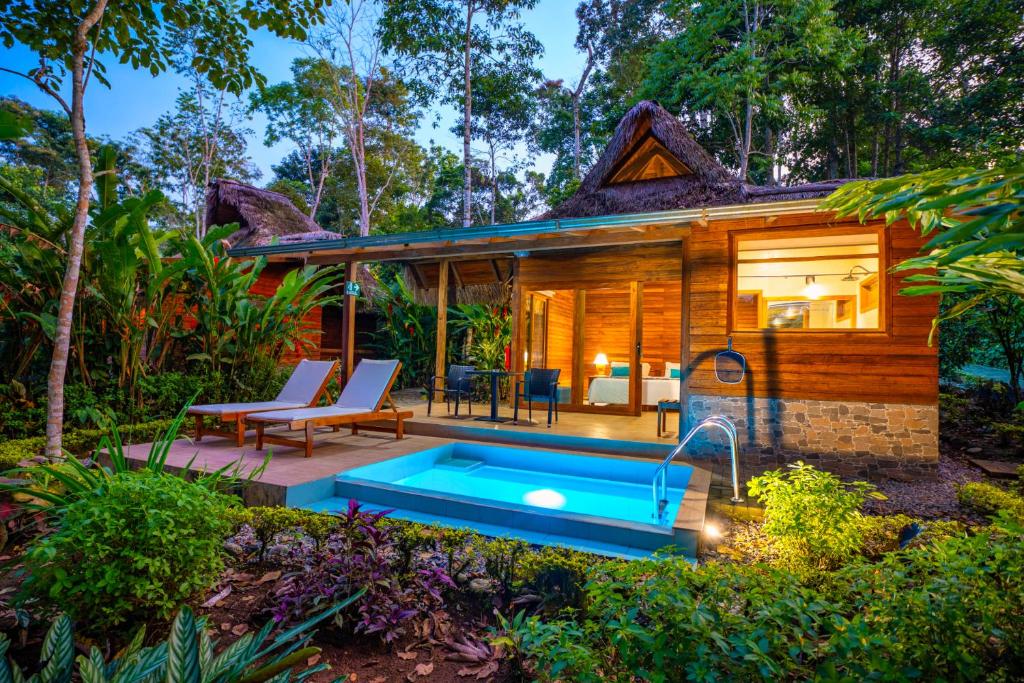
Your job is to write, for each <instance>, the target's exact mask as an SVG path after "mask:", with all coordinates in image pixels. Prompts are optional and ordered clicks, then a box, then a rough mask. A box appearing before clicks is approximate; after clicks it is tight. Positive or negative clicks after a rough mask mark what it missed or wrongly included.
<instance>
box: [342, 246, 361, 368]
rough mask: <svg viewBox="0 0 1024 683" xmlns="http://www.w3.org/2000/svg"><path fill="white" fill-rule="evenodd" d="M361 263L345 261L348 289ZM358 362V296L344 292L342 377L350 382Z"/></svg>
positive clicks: (345, 285)
mask: <svg viewBox="0 0 1024 683" xmlns="http://www.w3.org/2000/svg"><path fill="white" fill-rule="evenodd" d="M358 269H359V264H358V263H356V262H355V261H346V262H345V284H344V287H345V289H346V290H347V289H348V286H349V283H350V282H355V279H356V271H357V270H358ZM355 362H356V297H354V296H352V295H350V294H343V295H342V298H341V379H342V383H343V384H344V383H346V382H348V379H349V377H351V376H352V372H353V371H354V370H355V367H353V366H354V365H355Z"/></svg>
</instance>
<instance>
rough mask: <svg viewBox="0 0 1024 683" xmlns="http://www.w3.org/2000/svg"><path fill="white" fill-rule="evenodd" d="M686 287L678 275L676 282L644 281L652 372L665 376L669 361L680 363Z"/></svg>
mask: <svg viewBox="0 0 1024 683" xmlns="http://www.w3.org/2000/svg"><path fill="white" fill-rule="evenodd" d="M675 251H676V255H677V257H678V255H679V249H678V247H677V248H676V250H675ZM678 268H679V266H678V263H677V266H676V269H677V270H678ZM682 289H683V285H682V279H680V278H679V275H678V274H677V276H676V280H674V281H661V282H645V283H644V334H643V347H642V348H643V361H644V362H645V363H650V364H651V374H652V375H662V376H663V375H664V374H665V363H666V362H670V363H678V362H679V335H680V329H681V325H682V306H681V305H680V302H681V301H682Z"/></svg>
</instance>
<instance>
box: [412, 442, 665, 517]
mask: <svg viewBox="0 0 1024 683" xmlns="http://www.w3.org/2000/svg"><path fill="white" fill-rule="evenodd" d="M526 452H528V451H526ZM531 460H532V459H528V460H526V461H525V462H523V463H522V465H521V466H520V467H516V468H512V467H502V466H498V465H489V464H487V463H486V461H482V462H481V461H475V463H474V465H471V466H468V467H467V466H462V467H459V466H452V465H451V464H450V461H446V460H443V459H442V460H439V461H438V462H437V463H435V465H434V466H433V467H430V468H428V469H425V470H423V471H421V472H417V473H416V474H412V475H409V476H407V477H401V478H399V479H396V480H394V482H393V483H394V484H396V485H398V486H408V487H410V488H415V489H420V490H425V491H435V492H438V493H443V494H447V495H455V496H470V497H484V498H487V499H489V500H493V501H497V502H503V503H512V504H516V505H526V506H529V507H533V508H538V509H543V510H558V511H562V512H573V513H577V514H581V515H594V516H597V517H610V518H614V519H621V520H626V521H631V522H653V521H654V520H653V519H652V508H653V503H652V502H651V485H650V482H647V483H645V484H640V483H636V482H633V481H628V480H622V479H609V478H604V476H607V475H606V474H605V473H602V472H594V473H593V475H592V476H591V477H584V476H574V475H569V474H559V473H557V472H551V471H547V470H539V469H527V468H528V467H530V466H531V465H533V466H536V465H542V464H543V463H540V462H536V461H531ZM682 498H683V489H681V488H678V487H677V488H671V489H669V507H670V508H671V509H673V510H674V509H675V508H677V507H679V504H680V502H681V501H682ZM665 523H666V524H667V523H668V522H667V521H666V522H665Z"/></svg>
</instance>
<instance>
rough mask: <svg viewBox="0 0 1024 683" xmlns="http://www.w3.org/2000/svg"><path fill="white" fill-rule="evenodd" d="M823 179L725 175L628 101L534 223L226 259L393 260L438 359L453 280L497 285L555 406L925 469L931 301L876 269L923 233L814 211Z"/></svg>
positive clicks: (670, 121) (933, 401) (867, 466)
mask: <svg viewBox="0 0 1024 683" xmlns="http://www.w3.org/2000/svg"><path fill="white" fill-rule="evenodd" d="M840 184H841V182H839V181H837V182H829V183H815V184H805V185H798V186H793V187H760V186H756V185H750V184H747V183H744V182H741V181H740V180H738V179H736V178H735V177H734V176H733V175H732V174H731V173H730V172H729V171H728V170H727V169H726V168H724V167H723V166H722V165H721V164H719V163H718V162H717V161H716V160H715V159H714V157H712V156H711V155H710V154H708V153H707V152H706V151H705V150H704V149H702V148H701V147H700V145H698V144H697V143H696V141H695V140H694V139H693V138H692V137H691V136H690V135H689V134H688V132H687V131H686V130H685V128H684V126H683V125H682V124H681V123H680V121H679V120H678V119H677V118H675V117H674V116H672V115H671V114H670V113H668V112H667V111H665V110H664V109H662V108H661V107H660V106H658V105H657V104H655V103H653V102H641V103H640V104H638V105H636V106H635V107H634V108H633V109H631V110H630V111H629V112H628V113H627V114H626V116H625V117H624V118H623V120H622V121H621V122H620V124H619V126H618V128H617V129H616V131H615V134H614V137H613V138H612V140H611V142H610V143H609V145H608V147H607V148H606V149H605V151H604V153H603V154H602V156H601V157H600V159H599V160H598V161H597V163H596V164H595V165H594V167H593V168H592V169H591V170H590V172H589V173H588V174H587V176H586V178H584V180H583V182H582V183H581V186H580V188H579V190H578V191H577V193H576V194H575V195H574V196H572V197H570V198H569V199H568V200H566V201H565V202H564V203H562V204H561V205H559V206H557V207H555V208H554V209H552V210H551V211H549V212H548V213H547V214H545V215H543V216H540V217H539V218H538V219H536V220H533V221H528V222H524V223H517V224H512V225H492V226H483V227H472V228H457V229H444V230H433V231H426V232H416V233H407V234H393V235H373V236H370V237H363V238H347V239H336V238H333V237H330V238H326V239H324V238H322V236H315V235H310V236H306V237H301V236H298V237H296V238H295V239H294V240H292V241H289V242H287V243H285V242H282V243H279V244H277V245H274V246H255V247H247V248H240V249H236V250H235V252H234V253H237V254H238V255H257V254H261V255H265V256H267V257H268V258H270V259H271V260H280V261H288V260H292V259H297V258H298V259H302V260H304V261H306V262H311V263H337V262H344V263H347V264H349V265H350V268H349V269H348V270H349V271H350V272H354V271H355V267H354V266H355V264H357V263H359V262H371V261H400V262H404V263H405V264H407V266H408V269H409V272H410V275H411V277H412V278H413V279H414V281H415V283H416V285H417V286H418V287H419V288H420V289H422V290H429V291H431V292H432V293H435V295H436V299H437V306H438V312H439V317H440V318H441V322H442V324H441V325H440V326H439V330H440V332H439V334H438V338H437V358H438V361H439V362H438V365H439V366H440V365H443V359H444V358H445V343H446V337H445V334H444V332H443V331H444V327H445V326H444V324H443V323H444V311H445V310H446V306H447V304H448V301H449V296H450V295H449V290H450V288H451V286H452V283H454V286H455V287H465V286H470V285H487V284H495V283H507V285H508V286H510V287H511V293H512V295H511V301H512V309H513V315H514V320H515V325H514V334H513V341H512V348H511V358H512V364H513V368H512V369H513V370H514V371H516V372H522V371H525V370H529V369H530V368H540V367H547V368H559V369H560V370H561V374H560V380H559V392H558V396H559V402H560V407H561V410H562V411H563V412H567V411H575V412H581V413H588V414H593V415H595V420H600V419H602V418H601V417H599V416H602V415H640V414H641V412H642V411H645V410H652V409H654V408H655V407H656V405H657V403H658V402H659V401H666V400H667V401H678V403H679V404H680V407H681V410H680V422H681V427H684V428H685V425H686V424H687V423H692V422H693V421H695V420H697V419H700V418H702V417H704V416H706V415H709V414H722V415H725V416H728V417H730V418H732V419H733V420H734V421H735V422H736V424H737V426H738V427H739V429H740V432H741V439H742V440H743V442H744V451H745V453H744V457H745V458H746V459H747V460H748V461H754V462H755V463H756V462H757V460H758V459H760V462H761V464H775V463H778V462H782V461H785V460H794V459H797V458H800V459H803V460H806V461H812V462H815V463H819V464H823V465H825V466H828V467H830V468H832V469H834V470H838V471H841V472H844V473H850V474H854V473H856V474H861V475H864V474H867V475H873V474H874V475H877V474H888V475H892V476H899V477H905V476H929V475H932V474H933V473H934V471H935V467H936V463H937V454H938V408H937V400H938V363H937V355H936V349H935V348H934V347H929V346H928V344H927V336H928V331H929V328H930V324H931V319H932V317H933V316H934V315H935V314H936V309H937V301H936V299H935V298H928V297H915V298H909V297H902V296H899V295H898V294H897V291H898V289H899V287H900V284H901V280H902V278H903V277H904V276H903V274H900V275H894V274H892V273H891V272H890V271H889V268H890V267H891V266H892V265H893V264H895V263H897V262H899V261H900V260H902V259H904V258H907V257H909V256H912V255H914V254H915V253H916V252H917V251H918V249H919V248H920V246H921V245H922V243H923V242H922V240H921V238H920V236H919V235H918V234H917V233H915V232H914V231H913V230H911V229H910V228H909V227H908V226H906V225H905V224H896V225H893V226H891V227H889V228H886V227H884V225H883V224H882V223H871V224H868V225H861V224H859V223H857V222H856V221H853V220H838V219H836V217H835V216H834V215H831V214H828V213H823V212H820V211H818V210H817V206H818V204H819V202H820V200H821V198H822V197H824V196H826V195H827V194H829V193H830V192H831V191H832V190H834V189H835V188H836V187H838V186H839V185H840ZM351 309H352V306H351V305H349V310H351ZM346 315H351V313H347V314H346ZM346 330H347V331H346V339H345V340H343V345H344V346H345V348H346V349H348V351H347V352H346V353H347V354H348V356H347V358H348V359H349V360H350V361H351V359H352V355H351V354H352V348H353V344H354V342H353V337H352V332H351V330H352V327H351V325H349V326H348V327H347V328H346ZM730 339H731V340H732V343H733V347H734V348H735V349H736V350H737V351H739V352H740V353H742V354H744V355H745V356H746V359H747V373H746V376H745V377H744V379H743V381H742V382H741V383H739V384H724V383H721V382H720V381H718V379H717V378H716V376H715V373H714V368H713V366H714V356H715V354H716V353H718V352H719V351H721V350H723V349H725V348H726V346H727V344H728V342H729V340H730Z"/></svg>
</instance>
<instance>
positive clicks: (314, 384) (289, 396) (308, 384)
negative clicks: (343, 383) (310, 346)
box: [274, 359, 335, 406]
mask: <svg viewBox="0 0 1024 683" xmlns="http://www.w3.org/2000/svg"><path fill="white" fill-rule="evenodd" d="M334 366H335V363H334V361H330V360H306V359H302V360H300V361H299V364H298V365H296V366H295V369H294V370H292V376H291V377H289V378H288V381H287V382H285V385H284V386H283V387H282V388H281V391H280V392H279V393H278V394H277V398H275V399H274V400H275V401H286V402H288V403H298V404H299V405H303V406H308V405H309V404H310V403H312V402H313V399H315V398H316V394H317V392H318V391H319V390H320V387H322V386H323V385H324V383H325V382H326V381H327V376H328V375H329V374H330V373H331V370H332V369H333V368H334Z"/></svg>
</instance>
